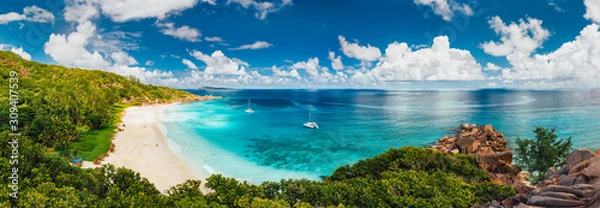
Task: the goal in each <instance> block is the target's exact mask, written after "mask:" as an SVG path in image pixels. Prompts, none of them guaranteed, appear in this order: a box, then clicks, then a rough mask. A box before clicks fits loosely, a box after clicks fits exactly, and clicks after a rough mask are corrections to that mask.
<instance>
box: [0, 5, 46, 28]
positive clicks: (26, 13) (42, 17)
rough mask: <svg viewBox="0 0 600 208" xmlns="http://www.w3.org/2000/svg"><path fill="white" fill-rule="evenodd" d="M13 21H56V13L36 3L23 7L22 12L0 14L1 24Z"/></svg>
mask: <svg viewBox="0 0 600 208" xmlns="http://www.w3.org/2000/svg"><path fill="white" fill-rule="evenodd" d="M13 21H30V22H42V23H54V14H52V13H51V12H49V11H48V10H45V9H42V8H39V7H38V6H35V5H33V6H28V7H25V8H23V13H22V14H19V13H16V12H9V13H6V14H0V25H2V24H7V23H9V22H13Z"/></svg>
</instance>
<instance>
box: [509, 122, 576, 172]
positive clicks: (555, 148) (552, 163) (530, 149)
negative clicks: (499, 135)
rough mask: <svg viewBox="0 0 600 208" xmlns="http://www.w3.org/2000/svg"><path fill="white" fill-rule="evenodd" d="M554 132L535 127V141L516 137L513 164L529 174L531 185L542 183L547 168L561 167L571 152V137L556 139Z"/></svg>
mask: <svg viewBox="0 0 600 208" xmlns="http://www.w3.org/2000/svg"><path fill="white" fill-rule="evenodd" d="M554 130H555V129H552V130H548V129H545V128H542V127H537V128H536V129H535V131H533V132H535V134H536V136H535V139H521V138H519V137H517V140H516V144H517V148H516V149H515V150H514V151H515V154H516V155H517V157H516V160H515V162H516V163H517V165H519V166H521V167H523V168H524V169H525V170H527V171H529V172H530V174H531V177H530V180H531V182H532V183H533V184H537V183H538V182H540V181H544V179H545V178H546V171H548V168H551V167H559V166H563V165H564V164H565V159H566V158H567V156H568V155H569V152H570V151H571V146H572V143H571V137H569V138H568V139H567V140H564V139H562V138H561V139H557V138H558V136H557V135H556V134H555V133H554Z"/></svg>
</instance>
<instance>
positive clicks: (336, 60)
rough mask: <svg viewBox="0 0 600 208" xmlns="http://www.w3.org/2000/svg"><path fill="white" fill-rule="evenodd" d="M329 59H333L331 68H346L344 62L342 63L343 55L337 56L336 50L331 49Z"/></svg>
mask: <svg viewBox="0 0 600 208" xmlns="http://www.w3.org/2000/svg"><path fill="white" fill-rule="evenodd" d="M329 61H331V68H333V69H335V70H342V69H344V64H343V63H342V57H341V56H335V52H333V51H329Z"/></svg>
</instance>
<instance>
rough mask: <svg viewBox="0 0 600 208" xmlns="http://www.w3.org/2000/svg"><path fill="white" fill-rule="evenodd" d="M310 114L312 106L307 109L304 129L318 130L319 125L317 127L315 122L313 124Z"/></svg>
mask: <svg viewBox="0 0 600 208" xmlns="http://www.w3.org/2000/svg"><path fill="white" fill-rule="evenodd" d="M311 112H312V106H311V107H310V108H309V109H308V121H307V122H306V123H304V127H306V128H310V129H318V128H319V125H317V123H316V122H314V121H312V120H311V119H310V116H311Z"/></svg>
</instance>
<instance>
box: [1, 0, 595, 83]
mask: <svg viewBox="0 0 600 208" xmlns="http://www.w3.org/2000/svg"><path fill="white" fill-rule="evenodd" d="M598 23H600V2H599V1H596V0H531V1H520V0H503V1H499V0H484V1H472V0H379V1H365V0H344V1H342V0H327V1H323V0H265V1H262V0H173V1H162V0H148V1H142V0H64V1H63V0H48V1H20V2H10V3H9V2H6V3H4V5H3V6H2V7H1V8H0V49H2V50H10V51H13V52H16V53H18V54H20V55H21V56H23V57H24V58H27V59H31V60H35V61H40V62H44V63H53V64H59V65H65V66H69V67H80V68H86V69H101V70H106V71H110V72H115V73H118V74H122V75H134V76H137V77H140V78H141V79H142V80H143V81H144V82H147V83H152V84H157V85H167V86H171V87H178V88H196V87H200V86H204V85H211V86H223V87H238V88H392V89H415V88H418V89H421V88H495V87H508V88H581V87H583V88H596V87H598V86H599V83H600V82H599V81H600V60H598V58H596V57H600V31H599V29H598V27H599V26H598Z"/></svg>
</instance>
